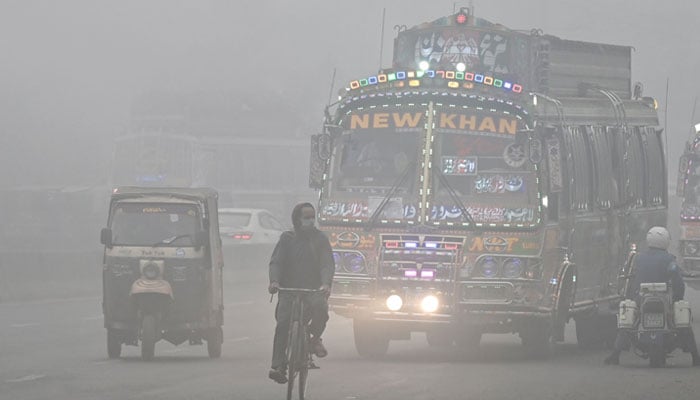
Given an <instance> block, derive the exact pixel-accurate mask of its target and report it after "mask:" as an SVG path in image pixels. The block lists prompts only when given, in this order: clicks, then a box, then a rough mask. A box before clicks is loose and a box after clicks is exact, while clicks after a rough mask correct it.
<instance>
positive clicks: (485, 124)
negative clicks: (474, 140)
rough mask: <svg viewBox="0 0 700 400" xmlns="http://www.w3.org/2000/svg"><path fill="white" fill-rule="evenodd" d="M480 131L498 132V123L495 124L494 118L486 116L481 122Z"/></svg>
mask: <svg viewBox="0 0 700 400" xmlns="http://www.w3.org/2000/svg"><path fill="white" fill-rule="evenodd" d="M479 131H480V132H493V133H496V124H494V122H493V118H491V117H484V119H482V120H481V124H479Z"/></svg>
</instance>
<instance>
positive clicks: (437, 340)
mask: <svg viewBox="0 0 700 400" xmlns="http://www.w3.org/2000/svg"><path fill="white" fill-rule="evenodd" d="M425 338H426V339H427V340H428V345H429V346H431V347H450V346H452V343H453V342H454V335H453V334H452V332H451V331H450V330H447V329H431V330H428V331H427V332H425Z"/></svg>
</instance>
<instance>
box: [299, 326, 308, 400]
mask: <svg viewBox="0 0 700 400" xmlns="http://www.w3.org/2000/svg"><path fill="white" fill-rule="evenodd" d="M299 331H300V332H299V339H301V341H300V342H299V348H300V351H299V400H304V395H305V394H306V378H307V377H308V376H309V340H308V339H309V338H308V335H307V334H306V328H305V327H304V326H303V325H302V326H300V329H299Z"/></svg>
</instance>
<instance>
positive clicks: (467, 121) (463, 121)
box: [459, 115, 476, 130]
mask: <svg viewBox="0 0 700 400" xmlns="http://www.w3.org/2000/svg"><path fill="white" fill-rule="evenodd" d="M467 125H469V129H471V130H475V129H476V115H472V116H471V117H469V118H467V116H466V115H460V116H459V129H466V127H467Z"/></svg>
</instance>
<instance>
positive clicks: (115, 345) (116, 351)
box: [107, 329, 122, 358]
mask: <svg viewBox="0 0 700 400" xmlns="http://www.w3.org/2000/svg"><path fill="white" fill-rule="evenodd" d="M121 354H122V342H121V340H120V339H119V336H118V335H117V333H116V332H114V330H112V329H107V355H108V356H109V358H119V356H121Z"/></svg>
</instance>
